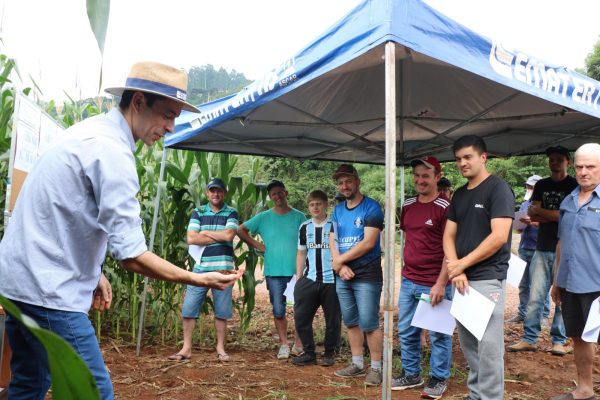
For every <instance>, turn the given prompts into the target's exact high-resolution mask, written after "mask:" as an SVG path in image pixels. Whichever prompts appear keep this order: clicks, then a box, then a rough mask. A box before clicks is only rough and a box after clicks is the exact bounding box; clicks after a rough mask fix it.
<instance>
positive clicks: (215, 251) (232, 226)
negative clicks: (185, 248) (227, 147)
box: [169, 178, 238, 361]
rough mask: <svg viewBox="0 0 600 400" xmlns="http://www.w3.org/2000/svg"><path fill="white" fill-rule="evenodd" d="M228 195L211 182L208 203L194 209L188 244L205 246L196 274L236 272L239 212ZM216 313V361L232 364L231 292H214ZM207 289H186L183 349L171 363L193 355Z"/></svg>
mask: <svg viewBox="0 0 600 400" xmlns="http://www.w3.org/2000/svg"><path fill="white" fill-rule="evenodd" d="M226 194H227V187H226V186H225V183H224V182H223V181H222V180H221V179H219V178H214V179H212V180H211V181H210V182H209V183H208V185H207V186H206V198H207V199H208V203H207V204H205V205H203V206H202V207H199V208H196V209H194V211H193V212H192V218H191V219H190V223H189V225H188V231H187V243H188V244H189V245H190V246H193V245H195V246H202V248H203V250H202V254H201V256H200V259H199V260H197V262H196V264H195V265H194V272H195V273H197V274H203V273H206V272H209V271H230V270H233V269H235V264H234V262H233V242H232V241H233V238H234V237H235V233H236V231H237V228H238V213H237V211H236V210H235V209H234V208H232V207H229V206H228V205H227V204H225V203H224V199H225V196H226ZM211 290H212V301H213V307H214V311H215V331H216V332H217V346H216V350H217V359H218V360H219V361H229V355H228V354H227V353H226V352H225V333H226V331H227V320H229V319H231V314H232V313H231V290H232V286H229V287H227V288H225V289H223V290H219V289H211ZM207 294H208V288H206V287H196V286H192V285H188V286H187V290H186V292H185V299H184V301H183V308H182V311H181V317H182V319H183V347H182V348H181V350H179V352H177V353H175V354H173V355H172V356H170V357H169V360H172V361H182V360H187V359H189V358H190V357H191V355H192V336H193V333H194V328H195V327H196V320H197V319H198V317H199V316H200V310H202V305H203V304H204V301H205V300H206V295H207Z"/></svg>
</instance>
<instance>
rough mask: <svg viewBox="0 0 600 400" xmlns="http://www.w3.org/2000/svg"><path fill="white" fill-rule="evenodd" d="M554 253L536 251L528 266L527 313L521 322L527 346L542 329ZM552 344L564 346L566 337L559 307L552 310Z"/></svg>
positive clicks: (552, 270) (534, 340)
mask: <svg viewBox="0 0 600 400" xmlns="http://www.w3.org/2000/svg"><path fill="white" fill-rule="evenodd" d="M554 260H555V253H554V252H553V251H539V250H536V251H535V253H534V254H533V258H532V259H531V264H529V276H530V279H531V286H530V289H529V290H530V293H529V302H528V303H527V313H526V314H525V321H524V322H523V332H524V335H523V340H524V341H526V342H527V343H529V344H535V343H536V342H537V340H538V337H539V335H540V331H541V329H542V327H541V324H542V312H543V309H544V302H545V300H546V298H547V296H548V291H549V290H550V285H551V284H552V279H553V275H554ZM550 336H551V337H552V343H553V344H556V343H560V344H565V343H566V341H567V336H566V334H565V324H564V323H563V319H562V312H561V310H560V307H558V306H556V307H555V308H554V318H553V319H552V327H551V328H550Z"/></svg>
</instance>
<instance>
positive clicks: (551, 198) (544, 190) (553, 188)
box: [531, 176, 577, 251]
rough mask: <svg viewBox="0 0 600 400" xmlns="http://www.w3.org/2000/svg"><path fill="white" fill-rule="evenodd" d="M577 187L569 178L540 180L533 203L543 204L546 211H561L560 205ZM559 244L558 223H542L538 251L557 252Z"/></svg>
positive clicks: (534, 191) (535, 189) (573, 180)
mask: <svg viewBox="0 0 600 400" xmlns="http://www.w3.org/2000/svg"><path fill="white" fill-rule="evenodd" d="M576 187H577V180H576V179H575V178H573V177H572V176H567V177H566V178H565V179H563V180H562V181H558V182H556V181H553V180H552V178H545V179H540V180H539V181H538V182H537V183H536V184H535V186H534V188H533V194H532V195H531V201H532V202H534V201H539V202H541V207H542V208H545V209H546V210H560V203H562V201H563V199H564V198H565V197H566V196H567V195H568V194H569V193H571V192H572V191H573V189H575V188H576ZM557 242H558V222H544V223H540V228H539V230H538V239H537V247H536V249H537V250H540V251H556V243H557Z"/></svg>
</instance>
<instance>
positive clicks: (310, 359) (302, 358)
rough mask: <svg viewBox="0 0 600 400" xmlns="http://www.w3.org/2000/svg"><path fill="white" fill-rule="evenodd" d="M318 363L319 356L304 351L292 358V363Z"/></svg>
mask: <svg viewBox="0 0 600 400" xmlns="http://www.w3.org/2000/svg"><path fill="white" fill-rule="evenodd" d="M316 363H317V356H316V355H314V354H309V353H302V354H300V355H299V356H296V357H294V358H292V364H294V365H315V364H316Z"/></svg>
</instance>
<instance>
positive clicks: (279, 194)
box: [237, 180, 306, 359]
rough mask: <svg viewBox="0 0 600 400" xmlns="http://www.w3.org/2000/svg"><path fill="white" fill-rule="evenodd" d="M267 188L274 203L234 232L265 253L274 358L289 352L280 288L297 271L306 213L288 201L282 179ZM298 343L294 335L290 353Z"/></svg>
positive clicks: (284, 356) (298, 346)
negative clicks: (276, 337)
mask: <svg viewBox="0 0 600 400" xmlns="http://www.w3.org/2000/svg"><path fill="white" fill-rule="evenodd" d="M267 192H268V193H269V198H270V199H271V200H272V201H273V203H274V204H275V205H274V206H273V208H271V209H269V210H267V211H263V212H261V213H259V214H257V215H255V216H254V217H252V218H251V219H250V220H248V221H246V222H244V223H243V224H242V225H240V227H239V228H238V231H237V233H238V236H239V237H240V239H242V240H243V241H244V242H246V243H247V244H248V246H251V247H254V248H255V249H256V250H258V251H261V252H264V254H265V270H264V274H265V277H266V281H267V289H268V290H269V299H270V301H271V305H272V306H273V317H274V321H275V328H276V329H277V333H278V335H279V340H280V346H279V353H278V354H277V358H279V359H286V358H288V357H289V356H290V347H289V344H288V340H287V317H286V312H285V296H284V295H283V292H284V291H285V289H286V286H287V284H288V282H289V281H290V279H292V276H294V274H295V273H296V248H297V246H298V229H299V228H300V225H301V224H302V223H303V222H304V221H306V216H305V215H304V214H303V213H301V212H300V211H298V210H296V209H295V208H292V207H290V206H289V205H288V202H287V196H288V192H287V191H286V190H285V185H284V184H283V182H281V181H275V180H274V181H272V182H271V183H269V185H268V186H267ZM254 235H260V237H261V238H262V243H261V242H259V241H258V240H256V239H254V238H253V237H252V236H254ZM301 347H302V344H301V342H300V339H299V338H298V335H296V343H295V344H294V348H293V350H294V351H293V353H295V354H296V355H297V354H299V353H300V352H301V350H300V349H301Z"/></svg>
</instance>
